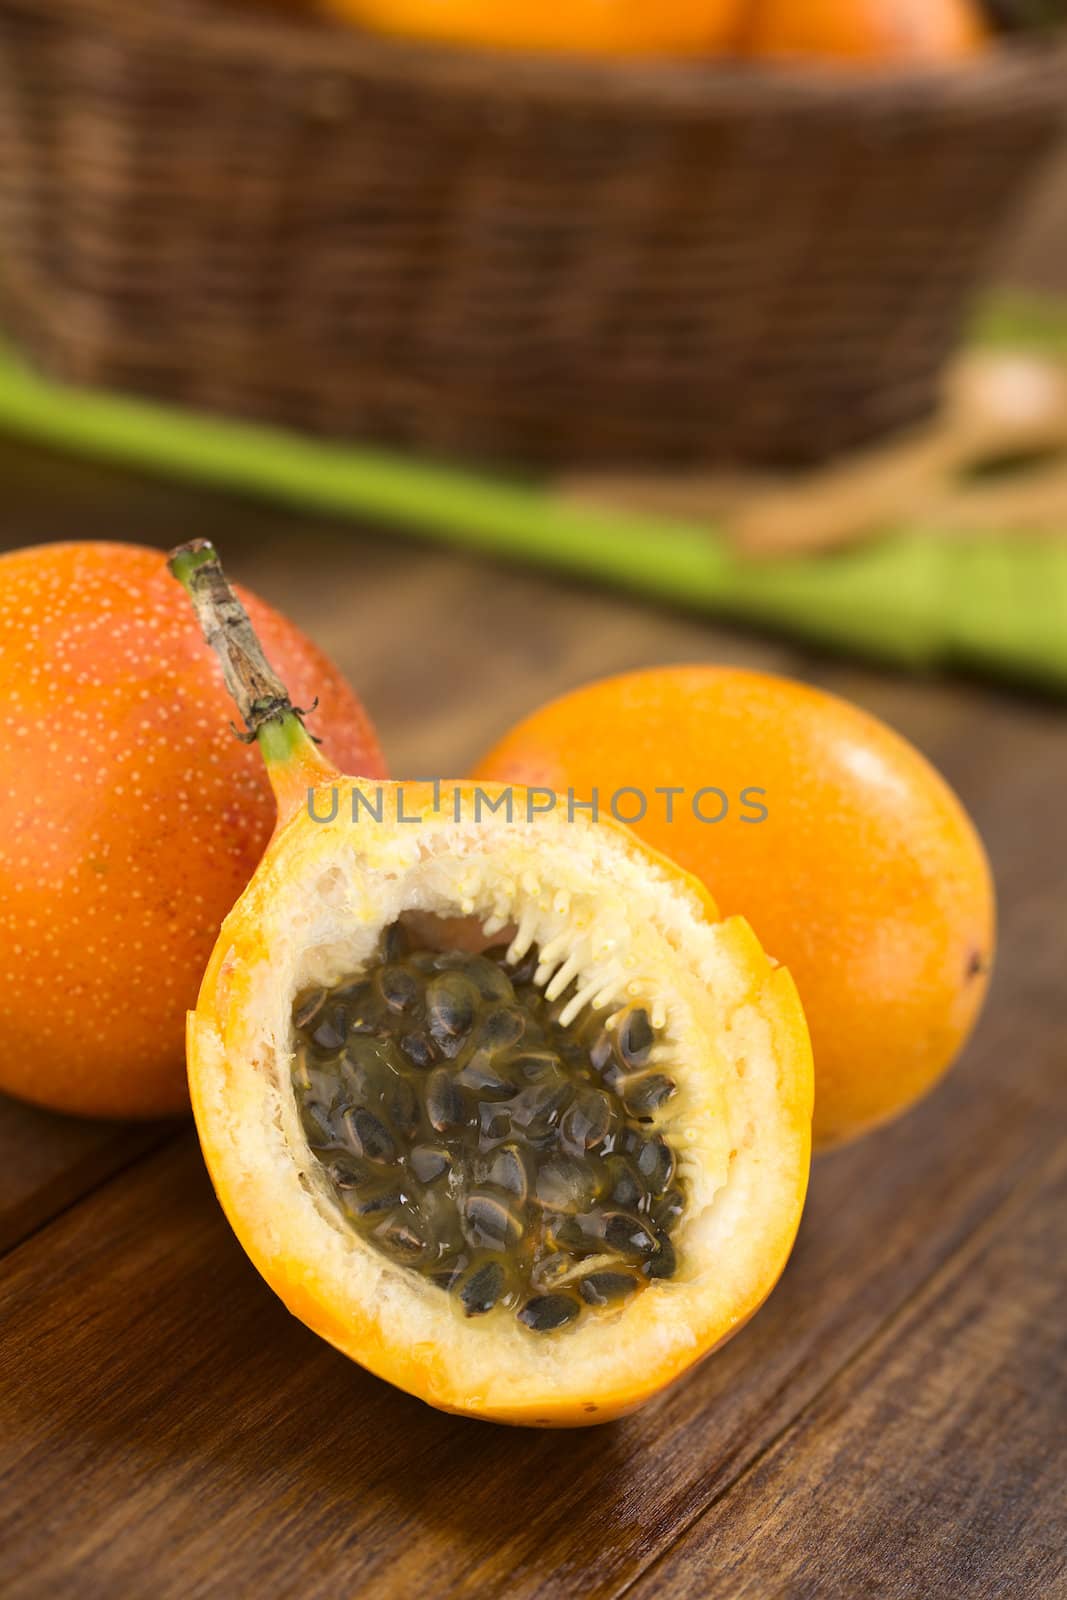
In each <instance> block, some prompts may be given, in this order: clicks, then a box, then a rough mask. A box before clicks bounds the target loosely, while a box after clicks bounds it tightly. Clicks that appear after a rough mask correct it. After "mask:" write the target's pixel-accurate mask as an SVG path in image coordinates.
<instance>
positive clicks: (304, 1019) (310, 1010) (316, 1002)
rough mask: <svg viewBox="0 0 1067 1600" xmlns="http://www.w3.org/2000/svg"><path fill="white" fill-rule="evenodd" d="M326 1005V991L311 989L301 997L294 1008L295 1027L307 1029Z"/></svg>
mask: <svg viewBox="0 0 1067 1600" xmlns="http://www.w3.org/2000/svg"><path fill="white" fill-rule="evenodd" d="M325 1003H326V990H325V989H309V990H308V991H307V993H306V994H303V995H301V996H300V998H299V999H298V1000H297V1002H296V1004H295V1005H294V1007H293V1027H294V1028H301V1029H302V1028H306V1027H307V1025H308V1023H309V1022H312V1021H313V1020H314V1018H315V1017H317V1016H318V1014H319V1012H320V1011H321V1010H322V1007H323V1005H324V1004H325Z"/></svg>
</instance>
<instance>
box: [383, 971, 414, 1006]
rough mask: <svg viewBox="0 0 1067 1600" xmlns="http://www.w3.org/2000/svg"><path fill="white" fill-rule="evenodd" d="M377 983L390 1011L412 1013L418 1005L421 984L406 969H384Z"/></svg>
mask: <svg viewBox="0 0 1067 1600" xmlns="http://www.w3.org/2000/svg"><path fill="white" fill-rule="evenodd" d="M376 981H377V985H378V989H379V991H380V993H381V996H382V999H383V1000H384V1001H385V1003H386V1005H387V1006H388V1007H389V1009H390V1011H411V1010H412V1009H413V1008H414V1007H415V1005H416V1004H417V1003H418V1000H419V998H420V985H419V982H418V980H417V979H416V977H415V975H414V973H411V972H408V971H407V969H406V968H405V967H382V969H381V971H380V972H379V973H378V975H377V980H376Z"/></svg>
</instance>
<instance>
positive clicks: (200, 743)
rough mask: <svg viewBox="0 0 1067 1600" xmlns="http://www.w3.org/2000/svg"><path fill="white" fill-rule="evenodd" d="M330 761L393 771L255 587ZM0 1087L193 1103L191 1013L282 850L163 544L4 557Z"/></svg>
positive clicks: (150, 1104)
mask: <svg viewBox="0 0 1067 1600" xmlns="http://www.w3.org/2000/svg"><path fill="white" fill-rule="evenodd" d="M245 598H246V603H247V605H248V608H249V610H250V612H251V614H252V616H253V617H254V618H255V621H256V625H257V627H258V628H259V629H260V631H261V632H262V634H263V637H264V639H266V640H267V641H268V643H269V646H270V649H271V650H272V651H273V652H274V653H275V655H276V656H277V658H278V660H279V661H281V662H283V663H284V664H285V670H286V671H287V672H288V673H289V674H290V676H291V680H292V683H293V686H294V689H295V691H296V693H297V696H298V699H299V697H300V696H306V697H307V699H306V700H302V699H301V700H300V701H299V703H300V704H308V705H310V704H311V700H312V698H313V697H314V696H315V695H318V696H319V699H320V712H321V716H322V720H323V723H324V725H325V724H326V723H327V722H328V723H329V731H328V732H327V733H326V734H325V743H326V748H327V749H329V750H330V751H332V752H333V753H334V754H335V755H336V757H337V759H338V760H340V761H344V762H345V763H346V764H349V765H351V766H353V767H354V769H355V770H357V771H362V772H369V773H380V772H382V771H383V770H384V768H383V765H382V759H381V755H380V753H379V751H378V746H377V742H376V740H375V736H374V731H373V729H372V728H371V726H370V723H369V722H368V720H367V717H366V714H365V713H364V711H363V708H362V706H361V705H360V703H359V701H358V700H357V699H356V697H355V695H354V694H353V693H352V691H351V690H350V689H349V688H348V687H347V685H346V684H345V683H344V681H343V679H342V678H341V677H340V675H339V674H338V672H337V671H336V670H335V669H334V668H333V667H332V666H331V665H330V663H329V662H328V661H327V660H326V659H325V657H324V656H323V655H322V654H321V653H320V652H319V651H318V650H317V649H316V648H315V647H314V645H312V644H311V643H310V642H309V641H308V640H307V639H306V638H305V637H304V636H303V634H301V633H300V632H298V630H297V629H296V628H294V627H293V625H292V624H291V623H290V622H287V621H286V619H285V618H284V617H282V616H281V615H280V614H279V613H278V612H277V611H273V610H271V609H270V607H268V606H265V605H264V604H263V603H262V602H261V601H259V600H256V599H254V598H252V597H251V596H246V597H245ZM0 705H2V707H3V722H4V739H5V744H6V750H7V756H6V758H5V761H4V781H3V783H2V784H0V951H2V955H3V961H2V963H0V972H2V974H3V986H2V992H0V1089H4V1090H6V1091H8V1092H9V1093H11V1094H15V1095H19V1096H21V1097H23V1098H24V1099H27V1100H32V1101H35V1102H36V1103H38V1104H39V1105H44V1106H50V1107H53V1108H55V1109H57V1110H61V1111H73V1112H80V1113H84V1114H88V1115H95V1116H114V1117H153V1116H159V1115H162V1114H165V1113H170V1112H177V1111H181V1110H182V1109H184V1108H185V1107H186V1106H187V1105H188V1090H187V1086H186V1077H185V1063H184V1058H183V1035H184V1026H185V1013H186V1011H187V1010H188V1008H189V1007H190V1006H191V1005H192V1004H193V1002H194V1000H195V998H196V991H197V985H198V984H199V982H200V978H201V975H202V973H203V970H204V967H205V965H206V964H207V959H208V956H209V955H210V953H211V947H212V945H213V944H214V942H215V938H216V936H217V934H218V930H219V925H220V923H221V922H222V919H223V917H224V916H225V915H226V913H227V911H228V910H229V909H230V906H231V905H232V904H233V902H234V901H235V900H236V898H237V896H238V895H239V894H240V892H241V890H242V889H243V888H244V886H245V884H246V883H247V881H248V879H249V877H250V876H251V874H252V871H253V869H254V868H255V865H256V863H257V861H258V860H259V858H260V856H261V855H262V853H263V849H264V846H265V845H266V843H267V840H268V839H269V837H270V833H271V828H272V826H273V822H274V805H273V800H272V798H271V790H270V785H269V783H268V782H267V779H266V777H265V775H264V773H263V771H262V763H261V762H260V760H259V756H258V753H257V752H256V751H255V750H251V749H248V748H247V747H246V746H245V745H243V744H241V743H239V742H238V740H237V739H235V738H234V736H233V733H232V731H231V729H230V724H229V717H230V701H229V697H228V695H227V693H226V690H225V688H224V687H223V680H222V674H221V672H220V670H219V667H218V665H217V664H216V661H215V659H214V656H213V655H212V652H211V651H210V650H209V649H208V648H207V646H206V645H205V644H204V642H203V640H202V638H201V636H200V630H199V629H198V628H197V626H196V622H195V620H194V618H193V617H192V616H191V615H190V613H189V607H188V604H187V602H186V601H185V599H184V596H183V595H182V593H181V591H180V590H179V589H178V588H177V586H176V585H175V583H174V581H173V579H172V578H171V577H170V576H169V574H168V572H167V568H166V562H165V558H164V556H163V555H162V554H161V553H160V552H159V551H156V550H146V549H142V548H139V547H137V546H132V545H117V544H105V543H101V544H54V545H46V546H42V547H40V548H36V549H28V550H16V551H14V552H13V553H11V554H9V555H5V556H2V557H0Z"/></svg>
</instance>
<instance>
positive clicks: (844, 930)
mask: <svg viewBox="0 0 1067 1600" xmlns="http://www.w3.org/2000/svg"><path fill="white" fill-rule="evenodd" d="M475 776H476V778H479V779H483V778H484V779H489V778H493V779H497V780H499V781H501V782H513V783H525V784H535V785H536V784H546V785H548V786H549V787H551V788H555V789H561V790H567V789H569V788H573V789H574V790H575V791H576V793H577V795H578V796H579V797H581V798H584V799H588V798H589V797H590V792H591V791H592V790H594V789H596V790H597V791H598V799H599V800H600V803H601V805H602V806H605V805H607V804H608V803H609V799H610V797H611V796H613V795H615V794H616V793H617V792H618V791H620V790H622V789H623V788H624V787H626V786H629V787H631V788H633V789H634V790H639V791H640V792H641V794H643V795H644V796H645V797H646V800H647V805H646V813H645V815H644V816H643V817H642V818H640V819H639V820H633V819H634V818H635V817H636V815H637V811H638V802H637V800H636V799H635V798H634V797H633V795H626V796H623V797H622V799H621V801H620V802H619V807H620V809H621V814H623V815H625V816H626V818H627V820H628V821H631V822H632V826H633V827H634V830H635V832H637V833H638V834H639V835H640V836H641V837H642V838H643V839H645V840H646V841H647V842H648V843H649V844H651V845H653V846H654V847H655V848H656V849H657V850H661V851H662V852H663V853H664V854H665V855H668V856H670V857H672V858H673V859H674V860H676V861H677V862H678V863H679V864H680V865H681V866H683V867H685V868H686V869H687V870H688V871H689V872H692V873H694V874H695V875H696V876H697V877H699V878H701V879H702V880H703V882H704V883H706V884H707V886H708V888H709V889H710V890H711V892H712V893H713V894H714V896H715V898H716V900H717V901H718V903H719V905H720V906H721V907H722V909H723V910H724V912H726V913H727V914H729V913H731V912H743V913H744V915H745V916H746V917H748V918H749V920H750V921H751V923H752V926H753V928H754V929H755V932H756V935H757V937H758V938H759V940H760V942H761V944H762V945H763V947H764V948H765V949H766V950H767V951H768V952H769V953H770V954H771V955H772V956H774V957H776V958H777V959H778V960H780V961H784V962H785V963H786V965H787V966H788V967H789V970H790V971H791V972H792V974H793V977H794V978H795V979H796V983H797V987H798V989H799V991H800V996H801V1000H802V1002H803V1005H804V1009H805V1013H806V1015H807V1018H808V1023H809V1026H810V1028H811V1037H812V1045H813V1049H814V1054H815V1123H814V1132H815V1142H816V1144H817V1145H824V1146H825V1145H829V1144H833V1143H837V1142H839V1141H842V1140H845V1139H849V1138H852V1137H854V1136H855V1135H857V1134H859V1133H862V1132H864V1131H865V1130H866V1129H868V1128H871V1127H873V1126H875V1125H876V1124H878V1123H881V1122H885V1121H887V1120H888V1119H889V1118H891V1117H893V1116H895V1115H897V1114H898V1113H899V1112H901V1111H903V1110H904V1109H906V1108H907V1107H908V1106H910V1105H911V1104H912V1103H913V1102H914V1101H915V1100H917V1099H918V1098H919V1097H920V1096H921V1095H923V1094H925V1093H926V1092H927V1090H929V1089H930V1088H931V1087H932V1086H933V1085H934V1084H935V1083H936V1082H937V1080H938V1078H939V1077H940V1076H941V1075H942V1073H944V1072H945V1071H946V1069H947V1068H948V1067H949V1065H950V1064H951V1062H952V1060H953V1059H954V1057H955V1056H956V1055H957V1053H958V1052H959V1050H960V1049H961V1047H962V1045H963V1043H964V1041H965V1040H966V1038H967V1036H968V1034H969V1033H970V1031H971V1028H972V1027H973V1025H974V1022H975V1020H976V1018H977V1016H978V1013H979V1010H980V1009H981V1005H982V1001H983V999H984V996H985V992H986V987H987V984H988V980H989V972H990V967H991V965H992V960H993V947H994V936H995V935H994V921H995V911H994V897H993V887H992V882H991V878H990V873H989V866H988V863H987V861H986V857H985V852H984V851H983V849H982V845H981V842H980V840H979V838H978V836H977V834H976V832H975V830H974V828H973V826H972V825H971V822H970V821H969V819H968V817H967V816H966V814H965V812H964V810H963V808H962V806H961V805H960V803H959V801H958V800H957V799H956V796H955V795H954V794H953V793H952V791H951V790H950V789H949V787H948V786H947V784H946V783H945V782H944V781H943V780H942V778H941V777H940V776H939V775H938V774H937V773H936V772H935V771H934V769H933V768H932V767H931V766H930V765H929V763H928V762H927V761H926V760H925V759H924V758H923V757H922V756H921V755H920V754H919V753H918V751H917V750H915V749H914V748H913V747H912V746H911V745H909V744H907V743H906V742H905V740H903V739H902V738H900V737H899V736H898V735H897V734H895V733H893V732H892V731H891V730H890V729H889V728H887V727H886V726H885V725H884V724H883V723H881V722H878V721H877V720H876V719H875V718H874V717H871V716H868V715H867V714H866V713H865V712H863V711H861V710H859V709H858V708H857V707H854V706H851V705H849V704H847V703H846V702H845V701H843V700H839V699H838V698H837V697H836V696H833V695H829V694H825V693H823V692H822V691H821V690H818V689H813V688H809V687H807V686H806V685H804V684H800V683H794V682H791V681H790V680H788V679H786V678H778V677H773V676H771V675H768V674H763V673H757V672H747V671H742V670H740V669H737V668H731V667H713V666H695V667H675V668H662V669H652V670H649V671H645V672H635V673H631V674H628V675H624V676H622V677H617V678H609V679H607V680H605V681H603V682H600V683H593V684H590V685H589V686H588V687H586V688H583V689H578V690H576V691H575V692H574V693H572V694H568V695H564V696H563V697H562V698H561V699H559V700H555V701H553V702H552V703H551V704H549V705H547V706H544V707H543V708H542V709H541V710H539V711H535V712H534V713H533V715H532V716H530V717H528V718H526V720H525V721H523V722H520V723H519V724H518V725H517V726H516V727H515V728H513V729H512V730H511V732H510V733H507V734H505V736H504V737H503V739H502V740H501V741H500V742H499V743H498V744H497V745H496V747H495V749H493V750H491V751H490V752H489V754H488V755H486V756H485V757H484V758H483V759H482V760H481V761H480V762H479V763H478V766H477V768H476V769H475ZM670 786H676V787H677V789H678V791H679V792H678V793H677V794H676V795H675V797H674V800H673V802H672V810H671V813H670V820H668V800H667V796H666V793H665V790H666V789H667V788H668V787H670ZM701 790H703V791H704V794H703V796H702V797H701V798H700V799H699V800H697V799H696V798H695V797H696V796H697V794H698V792H699V791H701ZM720 791H721V794H720ZM764 813H765V814H764Z"/></svg>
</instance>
